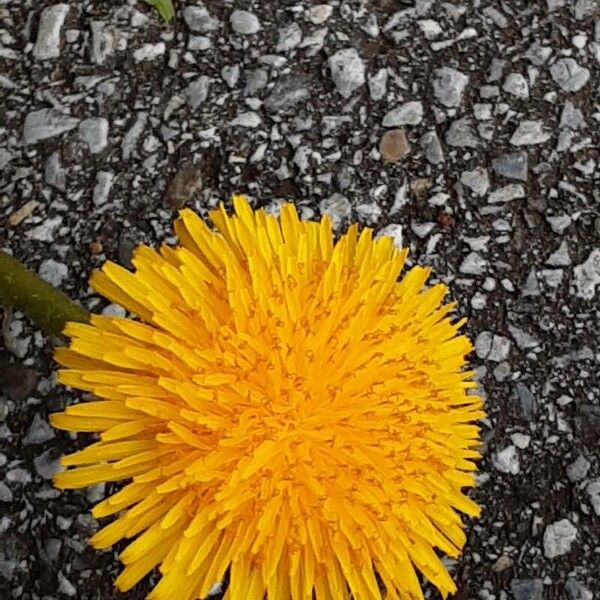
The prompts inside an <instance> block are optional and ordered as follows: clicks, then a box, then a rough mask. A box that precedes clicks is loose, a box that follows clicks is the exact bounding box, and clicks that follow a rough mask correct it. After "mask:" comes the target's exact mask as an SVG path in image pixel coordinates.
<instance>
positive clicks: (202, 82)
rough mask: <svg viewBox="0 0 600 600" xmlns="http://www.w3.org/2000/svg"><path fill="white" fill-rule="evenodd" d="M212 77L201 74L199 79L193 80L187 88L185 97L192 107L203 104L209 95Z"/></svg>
mask: <svg viewBox="0 0 600 600" xmlns="http://www.w3.org/2000/svg"><path fill="white" fill-rule="evenodd" d="M209 87H210V77H207V76H206V75H200V77H198V79H195V80H194V81H191V82H190V83H189V84H188V86H187V88H186V89H185V99H186V100H187V103H188V104H189V106H190V108H192V109H194V110H195V109H196V108H198V107H199V106H201V105H202V104H203V103H204V102H205V101H206V98H207V97H208V90H209Z"/></svg>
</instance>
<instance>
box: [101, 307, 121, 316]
mask: <svg viewBox="0 0 600 600" xmlns="http://www.w3.org/2000/svg"><path fill="white" fill-rule="evenodd" d="M100 313H101V314H103V315H104V316H106V317H125V316H126V315H127V311H126V310H125V309H124V308H123V307H122V306H119V305H118V304H109V305H107V306H105V307H104V308H103V309H102V310H101V311H100Z"/></svg>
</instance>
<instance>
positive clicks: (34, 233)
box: [25, 215, 62, 242]
mask: <svg viewBox="0 0 600 600" xmlns="http://www.w3.org/2000/svg"><path fill="white" fill-rule="evenodd" d="M61 225H62V217H61V216H59V215H57V216H56V217H52V218H50V219H46V220H45V221H44V222H43V223H40V224H39V225H38V226H37V227H32V228H31V229H30V230H29V231H27V232H26V233H25V235H26V236H27V237H28V238H29V239H31V240H37V241H38V242H53V241H54V234H55V233H56V231H57V230H58V228H59V227H60V226H61Z"/></svg>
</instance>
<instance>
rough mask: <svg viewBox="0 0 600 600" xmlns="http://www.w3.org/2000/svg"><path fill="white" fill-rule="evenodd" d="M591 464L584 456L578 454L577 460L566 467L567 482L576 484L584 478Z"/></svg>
mask: <svg viewBox="0 0 600 600" xmlns="http://www.w3.org/2000/svg"><path fill="white" fill-rule="evenodd" d="M591 466H592V465H591V463H590V461H589V460H587V459H586V458H585V456H583V455H581V454H579V455H578V456H577V458H576V459H575V460H574V461H573V462H572V463H571V464H570V465H568V466H567V477H568V478H569V481H571V482H573V483H576V482H578V481H581V480H582V479H585V478H586V475H587V474H588V471H589V470H590V467H591Z"/></svg>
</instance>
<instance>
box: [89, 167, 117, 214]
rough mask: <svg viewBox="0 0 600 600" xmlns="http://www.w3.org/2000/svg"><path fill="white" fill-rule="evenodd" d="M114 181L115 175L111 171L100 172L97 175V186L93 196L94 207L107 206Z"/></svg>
mask: <svg viewBox="0 0 600 600" xmlns="http://www.w3.org/2000/svg"><path fill="white" fill-rule="evenodd" d="M114 179H115V175H114V173H111V172H110V171H98V173H97V175H96V185H95V186H94V191H93V194H92V202H93V203H94V206H102V205H103V204H106V202H107V201H108V196H109V194H110V190H111V188H112V184H113V181H114Z"/></svg>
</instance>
